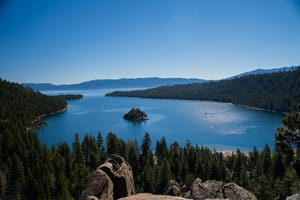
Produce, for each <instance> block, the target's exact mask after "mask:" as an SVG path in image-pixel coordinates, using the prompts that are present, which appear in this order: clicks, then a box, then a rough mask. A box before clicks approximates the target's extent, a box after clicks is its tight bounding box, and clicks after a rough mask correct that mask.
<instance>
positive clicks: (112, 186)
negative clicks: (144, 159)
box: [81, 155, 135, 200]
mask: <svg viewBox="0 0 300 200" xmlns="http://www.w3.org/2000/svg"><path fill="white" fill-rule="evenodd" d="M134 192H135V191H134V180H133V173H132V169H131V166H130V165H129V164H128V163H127V162H126V161H125V159H124V158H122V157H121V156H118V155H110V156H109V157H108V158H107V159H106V161H105V162H104V163H103V164H102V165H100V166H99V167H98V168H97V170H96V171H95V172H94V173H93V175H92V176H91V177H90V179H89V180H88V183H87V186H86V188H85V189H84V190H83V192H82V194H81V199H82V200H83V199H86V200H87V199H90V200H92V199H93V200H98V199H107V200H112V199H119V198H121V197H126V196H129V195H132V194H134Z"/></svg>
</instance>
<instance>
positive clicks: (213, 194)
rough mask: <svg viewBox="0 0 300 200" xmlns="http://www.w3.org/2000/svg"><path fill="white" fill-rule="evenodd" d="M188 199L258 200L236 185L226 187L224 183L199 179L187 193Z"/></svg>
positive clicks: (231, 184)
mask: <svg viewBox="0 0 300 200" xmlns="http://www.w3.org/2000/svg"><path fill="white" fill-rule="evenodd" d="M186 194H188V195H187V196H185V197H186V198H191V199H195V200H208V199H214V200H217V199H228V200H256V197H255V196H254V194H252V193H251V192H249V191H248V190H246V189H244V188H242V187H240V186H238V185H237V184H235V183H227V184H225V185H224V183H223V182H222V181H215V180H207V181H205V182H202V181H201V179H199V178H197V179H196V180H195V181H194V182H193V184H192V187H191V190H190V191H189V192H187V193H186Z"/></svg>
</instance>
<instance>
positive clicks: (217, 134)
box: [38, 89, 283, 151]
mask: <svg viewBox="0 0 300 200" xmlns="http://www.w3.org/2000/svg"><path fill="white" fill-rule="evenodd" d="M110 91H111V90H108V89H101V90H81V91H47V92H43V93H46V94H66V93H68V94H83V95H84V98H83V99H80V100H72V101H68V110H67V111H66V112H64V113H61V114H59V115H55V116H50V117H47V118H45V119H44V121H45V122H47V123H48V126H46V127H43V128H41V129H39V130H38V135H39V138H40V140H41V141H42V142H43V143H46V144H47V145H48V146H52V145H57V144H58V143H59V142H62V141H66V142H67V143H68V144H69V145H70V146H71V144H72V142H73V141H74V134H75V133H78V134H79V136H80V139H82V138H83V137H84V135H85V134H86V133H88V134H91V135H95V136H97V134H98V132H101V133H102V136H103V138H104V140H105V138H106V135H107V134H108V133H109V132H113V133H115V134H116V135H117V136H118V137H119V138H122V139H123V140H125V141H128V140H134V139H136V140H137V142H138V143H139V145H140V144H141V142H142V139H143V136H144V134H145V133H146V132H148V133H149V134H150V135H151V139H152V147H153V148H154V146H155V143H156V141H157V140H158V139H161V137H163V136H164V137H165V138H166V140H167V142H168V145H170V144H172V143H173V142H175V141H176V142H178V143H179V144H180V145H182V146H183V145H185V144H186V143H187V141H190V142H191V143H192V144H193V145H198V146H207V147H210V148H212V149H216V150H218V151H225V150H235V149H237V148H239V149H241V150H243V151H249V150H250V149H252V148H253V147H254V146H255V147H257V148H258V149H262V148H263V147H264V146H265V144H268V145H269V146H270V147H271V148H273V146H274V134H275V132H276V129H277V128H278V127H282V126H283V124H282V118H283V115H282V114H279V113H272V112H266V111H261V110H254V109H249V108H244V107H239V106H236V105H233V104H229V103H219V102H210V101H191V100H171V99H167V100H166V99H142V98H127V97H106V96H105V94H106V93H107V92H110ZM133 107H135V108H137V107H138V108H140V109H141V110H143V111H144V112H146V113H147V115H148V118H149V120H147V121H144V122H141V123H132V122H130V121H127V120H125V119H123V115H124V114H125V113H127V112H128V111H129V110H130V109H131V108H133Z"/></svg>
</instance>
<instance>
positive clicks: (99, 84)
mask: <svg viewBox="0 0 300 200" xmlns="http://www.w3.org/2000/svg"><path fill="white" fill-rule="evenodd" d="M295 69H297V67H294V66H292V67H281V68H274V69H256V70H253V71H249V72H244V73H241V74H238V75H235V76H232V77H229V78H226V80H231V79H235V78H240V77H244V76H248V75H255V74H270V73H275V72H285V71H293V70H295ZM209 81H210V80H205V79H198V78H158V77H150V78H122V79H99V80H90V81H85V82H81V83H76V84H63V85H55V84H51V83H23V86H25V87H29V88H32V89H34V90H38V91H43V90H44V91H45V90H87V89H104V88H105V89H114V88H153V87H159V86H163V85H177V84H189V83H203V82H209Z"/></svg>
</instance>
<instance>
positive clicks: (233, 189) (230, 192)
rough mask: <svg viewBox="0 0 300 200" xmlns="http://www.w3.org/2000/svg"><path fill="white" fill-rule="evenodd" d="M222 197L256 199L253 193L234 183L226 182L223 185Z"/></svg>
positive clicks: (240, 199) (242, 199) (234, 199)
mask: <svg viewBox="0 0 300 200" xmlns="http://www.w3.org/2000/svg"><path fill="white" fill-rule="evenodd" d="M223 195H224V198H228V199H230V200H256V197H255V195H254V194H252V193H251V192H249V191H248V190H246V189H244V188H242V187H241V186H239V185H237V184H235V183H227V184H225V185H224V186H223Z"/></svg>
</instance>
